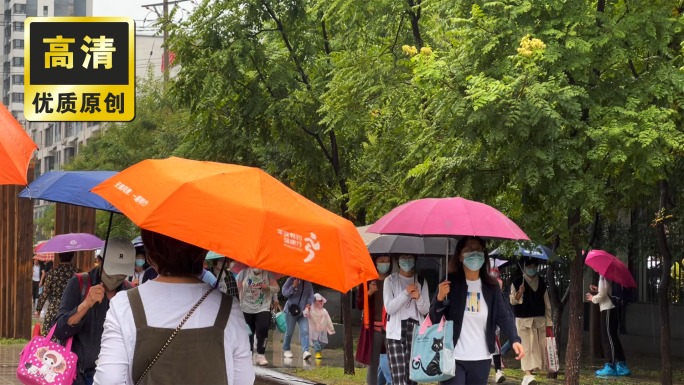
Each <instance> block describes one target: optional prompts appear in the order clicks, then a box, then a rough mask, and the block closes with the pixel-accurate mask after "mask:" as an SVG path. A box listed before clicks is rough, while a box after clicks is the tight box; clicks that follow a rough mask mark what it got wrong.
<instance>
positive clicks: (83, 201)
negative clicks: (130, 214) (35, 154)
mask: <svg viewBox="0 0 684 385" xmlns="http://www.w3.org/2000/svg"><path fill="white" fill-rule="evenodd" d="M116 174H118V173H117V172H115V171H50V172H48V173H47V174H44V175H43V176H41V177H40V178H38V179H36V180H35V181H33V182H32V183H31V184H30V185H28V187H27V188H25V189H24V191H22V192H21V194H19V197H21V198H30V199H42V200H44V201H49V202H57V203H66V204H70V205H75V206H82V207H88V208H91V209H96V210H103V211H109V212H110V213H117V214H121V211H119V209H117V208H116V207H114V206H112V204H111V203H109V202H107V201H106V200H104V198H102V197H101V196H99V195H97V194H94V193H91V192H90V189H92V188H94V187H95V186H97V185H99V184H101V183H102V182H104V181H105V180H107V179H109V178H111V177H113V176H114V175H116Z"/></svg>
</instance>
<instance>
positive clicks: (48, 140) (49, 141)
mask: <svg viewBox="0 0 684 385" xmlns="http://www.w3.org/2000/svg"><path fill="white" fill-rule="evenodd" d="M54 131H55V129H54V126H53V125H52V124H51V125H49V126H48V128H47V129H46V130H45V145H46V146H52V139H53V134H52V133H53V132H54Z"/></svg>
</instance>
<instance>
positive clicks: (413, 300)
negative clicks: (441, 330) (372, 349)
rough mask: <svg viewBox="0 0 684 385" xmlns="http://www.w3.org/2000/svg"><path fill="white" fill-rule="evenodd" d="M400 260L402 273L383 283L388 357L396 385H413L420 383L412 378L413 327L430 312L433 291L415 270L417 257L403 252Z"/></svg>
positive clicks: (388, 278)
mask: <svg viewBox="0 0 684 385" xmlns="http://www.w3.org/2000/svg"><path fill="white" fill-rule="evenodd" d="M398 262H399V272H398V273H394V274H392V275H390V276H389V277H387V278H386V279H385V283H384V285H383V299H384V303H385V311H386V312H387V332H386V333H387V334H386V340H387V358H388V361H389V367H390V372H391V373H392V385H409V384H416V382H415V381H411V380H410V377H409V374H410V372H409V365H410V363H411V342H412V340H413V329H414V328H415V326H416V325H418V324H419V323H422V322H423V320H424V319H425V315H427V314H428V312H429V311H430V299H429V298H428V296H429V295H430V294H429V293H428V286H427V284H425V282H423V280H422V279H420V278H418V276H417V275H416V273H415V271H414V268H415V265H416V257H415V256H413V255H408V254H403V255H400V256H399V258H398Z"/></svg>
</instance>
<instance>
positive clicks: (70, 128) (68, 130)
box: [64, 122, 74, 138]
mask: <svg viewBox="0 0 684 385" xmlns="http://www.w3.org/2000/svg"><path fill="white" fill-rule="evenodd" d="M64 125H65V127H64V137H65V138H68V137H70V136H74V122H65V123H64Z"/></svg>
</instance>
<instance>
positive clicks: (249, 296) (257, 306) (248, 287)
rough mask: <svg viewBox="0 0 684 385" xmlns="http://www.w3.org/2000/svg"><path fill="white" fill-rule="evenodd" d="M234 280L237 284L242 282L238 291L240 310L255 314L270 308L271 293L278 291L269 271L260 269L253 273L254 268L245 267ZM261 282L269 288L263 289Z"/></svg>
mask: <svg viewBox="0 0 684 385" xmlns="http://www.w3.org/2000/svg"><path fill="white" fill-rule="evenodd" d="M236 281H237V283H238V285H240V284H242V285H241V291H240V305H242V311H244V312H245V313H249V314H256V313H261V312H264V311H270V310H271V300H272V297H273V293H274V292H275V293H277V292H278V283H277V282H276V281H275V278H273V275H271V273H269V272H268V271H264V270H262V271H261V272H260V273H259V274H254V269H252V268H245V269H243V270H242V271H241V272H240V274H238V276H237V279H236ZM263 284H266V285H267V286H269V287H270V290H265V289H264V288H263V287H262V286H261V285H263ZM238 287H240V286H238Z"/></svg>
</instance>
